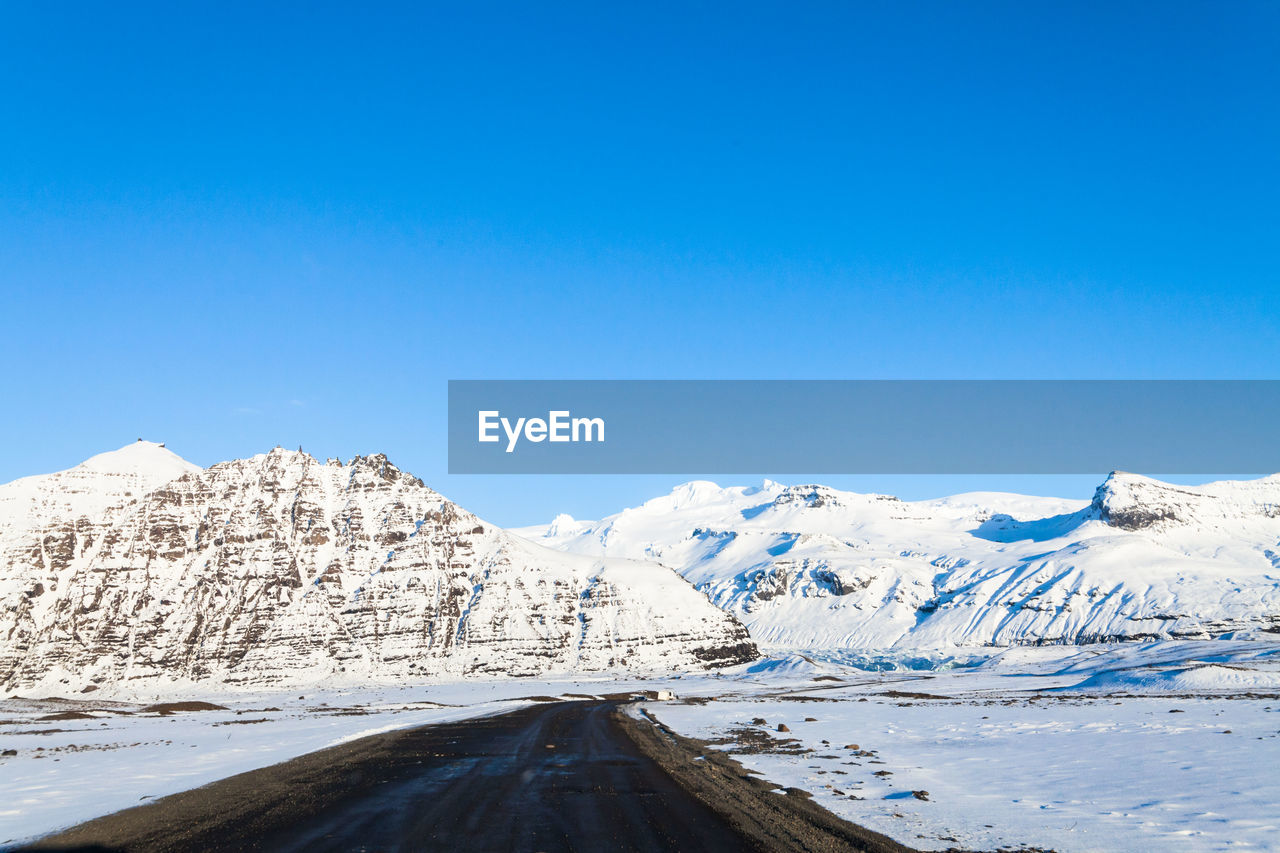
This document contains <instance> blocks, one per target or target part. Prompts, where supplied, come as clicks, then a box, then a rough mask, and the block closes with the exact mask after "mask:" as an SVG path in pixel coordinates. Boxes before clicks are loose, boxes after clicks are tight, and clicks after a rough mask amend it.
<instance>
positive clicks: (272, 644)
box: [0, 446, 755, 689]
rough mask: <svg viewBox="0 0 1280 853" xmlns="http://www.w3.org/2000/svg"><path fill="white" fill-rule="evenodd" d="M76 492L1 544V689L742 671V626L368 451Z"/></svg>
mask: <svg viewBox="0 0 1280 853" xmlns="http://www.w3.org/2000/svg"><path fill="white" fill-rule="evenodd" d="M125 450H126V451H128V450H129V449H128V448H126V449H125ZM160 450H161V448H159V447H158V446H153V448H152V452H153V455H154V454H155V452H158V451H160ZM121 452H122V453H123V452H125V451H121ZM165 452H166V453H167V451H165ZM152 461H153V462H157V461H159V460H156V459H153V460H152ZM108 467H110V466H108ZM142 467H143V468H146V467H147V466H145V465H144V466H142ZM152 467H158V468H163V467H164V466H160V465H156V466H152ZM192 467H193V466H192ZM80 468H84V466H78V468H77V469H72V470H79V469H80ZM165 470H166V472H167V471H173V470H179V468H175V467H174V466H169V467H168V468H167V469H165ZM55 476H56V475H55ZM121 476H123V475H121V474H120V472H118V471H109V472H106V473H104V474H103V478H105V479H107V480H109V481H110V482H112V483H116V481H117V480H120V477H121ZM156 476H159V475H156ZM20 482H21V481H20ZM76 482H77V483H80V484H82V485H83V488H84V490H85V491H86V492H87V493H92V494H94V495H97V496H99V497H95V499H94V501H88V502H84V503H83V505H84V506H89V507H90V508H91V509H92V512H89V513H86V514H78V513H79V510H80V507H81V505H82V504H81V503H77V501H76V500H70V501H62V500H61V499H60V498H59V497H57V496H60V495H62V492H61V490H60V489H59V488H58V487H57V486H56V485H50V486H48V487H47V488H46V487H42V488H43V489H44V492H42V493H48V494H52V495H54V496H55V498H51V499H50V500H49V501H47V502H46V504H47V506H49V507H51V509H50V510H48V511H42V512H41V513H37V514H35V515H34V516H31V515H30V514H29V515H28V518H34V519H35V520H34V522H32V523H25V524H23V523H15V524H13V525H11V526H10V527H9V528H8V529H6V530H5V532H4V533H3V535H2V536H0V561H2V562H0V607H2V608H3V610H2V611H0V638H3V644H2V645H0V683H2V684H4V685H5V686H6V687H7V688H10V689H12V688H14V687H18V686H23V687H30V686H34V685H38V684H45V685H49V686H50V687H53V686H56V685H63V684H65V685H72V686H91V685H95V686H106V685H109V684H113V683H116V682H120V681H126V682H127V681H133V680H142V681H146V682H160V681H175V682H194V681H204V680H215V681H224V682H228V683H237V684H247V685H269V684H289V683H302V682H311V681H315V680H317V679H320V678H329V679H336V680H338V681H343V682H364V681H387V680H397V679H405V678H422V677H431V676H440V675H450V676H458V675H469V674H477V673H487V674H495V675H499V674H500V675H533V674H538V673H545V672H580V671H596V670H610V669H623V668H630V669H636V670H647V669H663V670H671V669H680V668H689V667H704V666H716V665H723V664H732V663H739V662H741V661H744V660H749V659H751V658H753V657H754V656H755V649H754V646H753V645H752V644H751V641H750V639H749V638H748V636H747V634H746V632H745V630H744V629H743V628H742V626H741V625H740V624H738V623H737V622H736V621H735V620H734V619H733V618H732V617H730V616H727V615H726V614H724V613H723V612H721V611H719V610H717V609H716V608H715V607H713V606H712V605H711V604H709V603H708V602H707V601H706V599H705V598H704V597H703V596H701V595H700V594H698V593H697V592H696V591H695V590H694V589H693V588H692V587H691V586H690V585H689V584H688V583H686V582H685V581H683V580H682V579H680V578H679V577H678V576H677V575H675V574H674V573H672V572H670V571H669V570H667V569H665V568H662V567H659V566H655V565H653V564H646V563H637V562H633V561H628V560H618V559H601V558H598V557H582V556H576V555H568V554H563V553H558V552H554V551H551V550H548V549H545V548H541V547H539V546H537V545H533V544H531V543H529V542H527V541H525V540H523V539H521V538H520V537H517V536H513V535H511V534H508V533H506V532H505V531H503V530H501V529H499V528H496V527H493V526H492V525H488V524H485V523H484V522H482V521H481V520H479V519H478V518H476V517H475V516H474V515H472V514H470V513H468V512H466V511H465V510H463V509H461V508H459V507H457V506H456V505H454V504H452V503H451V502H449V501H447V500H446V499H444V498H443V497H441V496H440V495H439V494H437V493H436V492H434V491H432V490H431V489H429V488H427V487H426V486H425V485H423V483H422V482H421V481H420V480H418V479H417V478H415V477H412V476H410V475H408V474H405V473H404V472H402V471H400V470H399V469H398V468H396V467H395V466H394V465H392V464H391V463H390V462H389V461H387V459H386V457H384V456H369V457H357V458H355V459H354V460H352V461H351V462H350V463H348V464H347V465H342V464H339V463H338V462H337V461H336V460H330V461H329V462H328V463H323V464H322V463H320V462H318V461H317V460H315V459H313V458H312V457H310V456H309V455H307V454H305V453H301V452H294V451H286V450H282V449H279V448H277V449H276V450H273V451H272V452H270V453H268V454H263V455H259V456H255V457H252V458H250V459H242V460H235V461H232V462H225V463H221V464H218V465H214V466H212V467H211V468H209V469H207V470H201V469H198V468H195V469H194V470H191V468H190V467H182V468H181V469H180V474H179V476H177V477H176V479H169V480H168V481H167V482H162V483H161V484H159V485H158V486H157V485H155V484H154V483H152V482H150V481H148V482H146V483H145V485H148V486H153V487H152V488H150V489H149V490H148V491H145V493H142V494H138V493H137V492H135V491H133V488H134V486H132V485H131V486H130V488H129V489H121V488H120V487H119V485H118V484H117V485H114V486H112V487H111V489H113V490H114V491H112V492H111V494H113V495H114V496H115V497H116V498H117V500H116V502H115V503H112V504H109V505H106V506H103V505H102V502H103V501H104V500H106V499H105V498H102V497H100V496H101V495H105V494H106V492H107V491H109V490H108V489H106V488H105V487H103V486H102V485H101V483H94V482H93V477H91V476H88V475H85V474H84V472H82V474H81V475H77V479H76ZM139 482H142V481H139ZM24 488H26V487H24ZM63 689H65V687H64V688H63Z"/></svg>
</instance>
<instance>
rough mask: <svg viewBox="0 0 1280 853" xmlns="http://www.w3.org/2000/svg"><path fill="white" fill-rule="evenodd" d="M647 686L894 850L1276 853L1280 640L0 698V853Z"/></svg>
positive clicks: (675, 722)
mask: <svg viewBox="0 0 1280 853" xmlns="http://www.w3.org/2000/svg"><path fill="white" fill-rule="evenodd" d="M882 669H885V670H887V671H876V670H882ZM661 687H666V688H670V689H673V690H675V691H676V692H677V693H678V694H679V695H680V696H681V700H680V701H677V702H647V703H644V706H643V707H644V709H645V710H646V711H647V712H648V713H650V714H652V715H653V716H654V717H656V718H657V719H658V720H660V721H662V722H663V723H665V724H667V725H669V726H671V727H672V728H674V729H676V730H677V731H679V732H681V733H683V734H687V735H690V736H692V737H698V738H702V739H706V740H711V741H721V743H720V744H719V746H720V747H721V748H723V749H727V750H730V751H732V752H734V753H735V755H736V756H737V758H738V759H739V760H740V761H742V762H743V763H744V764H745V765H746V766H747V767H748V768H750V769H753V770H756V771H758V772H759V773H761V774H762V775H763V776H764V777H765V778H767V779H769V780H771V781H772V782H774V783H776V784H778V785H779V787H780V788H785V787H792V786H794V787H799V788H804V789H806V790H808V791H811V792H812V793H813V795H814V797H815V798H816V799H817V801H818V802H820V803H821V804H823V805H824V806H826V807H827V808H829V809H831V810H832V811H833V812H835V813H836V814H838V815H840V816H842V817H845V818H848V819H850V820H853V821H855V822H857V823H860V824H863V825H865V826H868V827H871V828H873V829H876V830H878V831H881V832H884V833H886V834H889V835H891V836H893V837H895V838H897V839H898V840H900V841H902V842H904V843H906V844H908V845H910V846H912V847H918V848H923V849H945V848H948V847H956V848H963V849H970V850H995V849H1000V848H1002V847H1012V848H1027V847H1041V848H1050V849H1054V850H1057V851H1064V853H1065V851H1077V850H1127V851H1137V850H1151V851H1179V850H1219V849H1228V848H1230V849H1240V850H1266V849H1280V840H1278V839H1280V805H1278V804H1280V643H1274V642H1260V641H1257V640H1216V641H1204V642H1163V643H1151V644H1137V643H1130V644H1123V645H1113V646H1086V647H1045V648H1014V649H1009V650H1005V651H999V650H993V649H974V650H969V651H967V652H958V653H954V654H952V655H949V656H943V655H938V654H932V655H921V656H911V655H904V654H896V655H886V656H879V657H878V656H876V655H870V654H853V653H840V652H834V653H829V654H826V655H822V656H815V655H807V656H802V655H796V654H792V655H782V656H781V657H778V658H773V659H769V660H766V661H763V662H760V663H756V664H752V665H748V666H744V667H739V668H736V669H735V670H732V671H729V672H726V673H723V674H718V675H707V676H684V677H673V678H670V679H650V680H611V679H608V678H599V679H585V680H576V681H563V680H561V681H533V680H492V681H472V682H467V683H452V684H432V685H421V686H414V687H405V688H381V689H371V690H360V691H352V690H336V689H334V690H325V691H318V690H313V689H312V690H305V691H295V692H292V693H288V694H281V693H274V694H246V693H239V694H231V695H227V694H222V695H216V696H209V695H204V696H201V695H196V694H191V695H184V696H181V697H176V698H178V699H200V700H204V701H209V702H214V703H217V704H219V705H224V706H226V708H227V710H225V711H215V710H207V711H187V712H183V711H178V712H174V713H171V714H168V715H164V714H157V713H155V712H148V711H145V710H144V708H145V707H146V703H145V701H133V702H122V701H109V700H107V699H98V700H95V699H93V698H82V699H77V700H74V701H72V700H38V701H37V700H30V699H7V700H0V749H3V750H10V749H12V750H16V752H17V754H16V755H6V756H2V757H0V847H3V846H8V845H11V844H14V843H17V842H20V841H23V840H27V839H31V838H33V837H37V836H39V835H43V834H46V833H49V832H52V831H54V830H56V829H59V828H62V827H66V826H69V825H72V824H75V823H78V822H81V821H83V820H87V819H89V818H92V817H96V816H99V815H102V814H107V813H109V812H112V811H116V810H119V809H122V808H127V807H129V806H132V805H136V804H138V803H140V802H143V801H145V800H148V799H151V798H155V797H160V796H164V795H166V794H170V793H174V792H176V791H180V790H185V789H189V788H192V787H196V786H199V785H202V784H206V783H208V782H211V781H214V780H216V779H220V778H224V777H226V776H230V775H233V774H235V773H239V772H242V771H245V770H250V769H254V768H257V767H263V766H266V765H269V764H274V763H276V762H279V761H283V760H286V759H289V758H292V757H294V756H297V755H301V754H303V753H306V752H310V751H313V750H316V749H321V748H324V747H326V746H331V745H334V744H337V743H341V742H343V741H346V740H350V739H352V738H356V737H360V736H362V735H367V734H373V733H377V732H382V731H388V730H391V729H395V728H403V727H408V726H414V725H420V724H424V723H432V722H445V721H450V720H457V719H463V718H468V717H475V716H481V715H485V714H494V713H501V712H503V711H507V710H511V709H514V708H516V707H519V706H520V705H522V704H525V703H526V702H528V701H532V700H533V698H534V697H542V696H557V697H558V696H569V695H580V696H586V695H603V694H606V693H613V692H621V691H630V690H636V689H650V690H652V689H658V688H661ZM926 697H930V698H926ZM115 698H117V699H118V698H119V697H115ZM127 698H132V699H141V698H142V697H127ZM68 711H71V712H77V713H81V714H89V715H91V718H83V717H81V718H75V717H71V718H67V717H68V716H69V715H67V714H66V713H65V712H68ZM50 716H54V717H55V718H54V719H42V718H47V717H50ZM58 716H62V717H64V718H62V719H57V718H56V717H58ZM808 718H813V719H812V720H809V719H808ZM758 719H762V720H765V721H766V722H765V723H764V724H758V723H755V722H753V721H755V720H758ZM779 724H784V725H786V726H787V727H788V728H789V729H790V731H789V732H778V731H777V727H778V725H779ZM917 791H919V792H927V793H924V794H923V796H925V797H927V799H918V798H917V797H916V795H915V794H914V793H913V792H917Z"/></svg>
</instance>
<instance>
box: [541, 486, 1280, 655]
mask: <svg viewBox="0 0 1280 853" xmlns="http://www.w3.org/2000/svg"><path fill="white" fill-rule="evenodd" d="M1278 508H1280V476H1274V477H1268V478H1264V479H1261V480H1255V481H1249V482H1223V483H1213V484H1209V485H1206V486H1199V487H1184V486H1173V485H1170V484H1167V483H1161V482H1159V481H1156V480H1152V479H1149V478H1146V477H1139V476H1137V475H1133V474H1125V473H1114V474H1112V475H1111V476H1110V477H1109V478H1108V479H1107V481H1106V482H1105V483H1104V484H1103V485H1102V486H1100V487H1099V489H1098V491H1097V494H1096V495H1095V497H1094V499H1093V501H1092V502H1085V501H1066V500H1059V499H1055V498H1033V497H1025V496H1021V495H1010V494H1000V493H976V494H967V495H957V496H954V497H950V498H945V499H942V500H934V501H918V502H910V503H908V502H904V501H900V500H898V499H897V498H892V497H888V496H884V495H860V494H854V493H850V492H841V491H837V490H835V489H830V488H827V487H825V486H813V485H806V486H782V485H779V484H777V483H772V482H768V481H766V482H765V484H764V485H763V486H761V487H760V488H754V489H752V488H724V489H722V488H720V487H719V486H716V485H715V484H714V483H707V482H694V483H688V484H685V485H683V486H680V487H678V488H677V489H676V490H674V491H673V492H672V493H671V494H669V495H665V496H663V497H660V498H655V499H654V500H651V501H649V502H647V503H646V504H644V505H643V506H641V507H637V508H635V509H629V510H625V511H623V512H621V513H619V514H617V515H614V516H611V517H609V518H606V519H604V520H602V521H599V522H577V521H574V520H573V519H570V518H568V517H565V516H561V517H559V518H557V519H556V520H555V521H554V522H553V523H552V524H551V525H549V526H548V527H546V528H530V529H526V530H524V531H522V533H523V535H527V536H529V537H531V538H532V539H533V540H534V541H537V542H540V543H542V544H546V545H549V546H552V547H556V548H560V549H562V550H565V551H572V552H575V553H582V554H592V555H609V556H627V557H634V558H642V559H652V560H656V561H659V562H662V563H664V564H666V565H669V566H671V567H673V568H675V569H676V570H677V571H679V572H680V573H681V574H683V575H684V576H685V577H686V578H688V579H689V580H690V581H691V582H693V583H694V584H695V585H697V587H698V588H699V589H700V590H702V591H703V592H704V593H706V595H707V596H708V597H709V598H710V599H711V600H712V601H714V602H715V603H716V604H717V605H719V606H720V607H722V608H724V609H725V610H727V611H728V612H731V613H733V614H735V615H737V616H738V617H739V618H740V619H742V621H743V622H744V623H745V624H746V625H747V626H748V628H749V629H750V631H751V633H752V636H753V637H755V638H756V640H757V641H759V642H761V643H762V644H765V645H769V646H775V647H782V648H820V647H827V648H830V647H863V648H890V647H895V646H896V647H942V646H949V645H985V644H994V645H1009V644H1018V643H1045V642H1048V643H1062V642H1065V643H1081V642H1091V641H1101V640H1109V639H1125V638H1144V637H1179V636H1183V637H1207V636H1214V635H1218V634H1221V633H1223V632H1227V631H1232V630H1241V629H1254V628H1261V629H1272V630H1274V629H1276V628H1280V509H1278Z"/></svg>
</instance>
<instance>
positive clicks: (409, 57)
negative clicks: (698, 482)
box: [0, 2, 1280, 524]
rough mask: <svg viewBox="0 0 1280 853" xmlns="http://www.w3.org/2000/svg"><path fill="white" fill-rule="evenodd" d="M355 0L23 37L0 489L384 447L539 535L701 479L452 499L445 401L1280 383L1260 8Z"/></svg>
mask: <svg viewBox="0 0 1280 853" xmlns="http://www.w3.org/2000/svg"><path fill="white" fill-rule="evenodd" d="M349 8H350V7H349V6H342V5H338V4H332V5H323V4H296V5H275V6H273V8H272V9H271V10H268V11H263V10H262V9H261V8H259V4H236V3H218V4H205V5H203V6H193V7H192V8H190V9H185V10H175V9H174V8H173V7H172V6H171V5H170V4H164V5H162V4H155V5H144V4H115V5H111V6H109V7H108V6H96V7H91V6H90V5H89V4H68V5H65V6H61V7H58V8H56V9H54V8H51V7H48V4H42V5H33V6H30V7H28V8H25V9H23V8H17V7H16V6H15V5H14V4H10V5H9V6H7V7H6V8H5V9H4V10H3V11H0V69H2V72H0V73H3V75H4V85H3V86H0V122H2V123H3V125H2V127H3V133H0V292H2V293H3V296H4V302H3V308H4V310H3V311H2V312H0V359H2V361H3V364H4V370H3V372H2V373H0V399H3V400H4V401H5V417H4V418H2V419H0V442H3V446H4V447H5V448H7V450H6V451H5V452H4V453H3V454H0V480H8V479H12V478H14V477H18V476H22V475H25V474H31V473H37V472H43V471H49V470H54V469H57V468H63V467H67V466H69V465H72V464H74V463H75V462H77V461H79V460H81V459H83V458H84V457H86V456H89V455H91V454H93V453H95V452H99V451H101V450H104V449H109V448H112V447H115V446H118V445H121V444H124V443H126V442H128V441H131V440H133V439H134V438H135V437H137V436H140V435H141V436H146V437H148V438H154V439H156V440H164V441H167V442H168V443H169V445H170V446H171V447H172V448H173V449H175V450H177V451H178V452H180V453H182V454H183V455H184V456H186V457H187V458H189V459H191V460H193V461H195V462H198V463H201V464H210V463H212V462H215V461H218V460H221V459H226V458H232V457H238V456H246V455H249V454H252V453H255V452H260V451H263V450H266V449H268V448H270V447H271V446H273V445H275V444H277V443H279V444H283V445H285V446H297V445H302V446H303V447H304V448H305V449H307V450H309V451H311V452H313V453H315V454H316V455H318V456H321V457H323V456H328V455H334V456H341V457H343V458H348V457H350V456H352V455H354V454H356V453H367V452H375V451H383V452H386V453H388V454H389V455H390V456H391V457H392V459H393V460H395V461H396V462H397V463H398V464H400V465H401V467H404V468H407V469H409V470H411V471H413V472H414V473H417V474H419V475H420V476H422V477H423V478H424V479H425V480H427V482H428V483H430V484H432V485H433V486H435V487H436V488H439V489H440V490H441V491H443V492H445V493H446V494H447V495H449V496H450V497H453V498H455V499H456V500H458V501H459V502H461V503H462V504H464V505H465V506H467V507H469V508H471V509H473V510H475V511H477V512H479V513H480V514H481V515H484V516H486V517H488V518H490V519H492V520H494V521H496V522H499V523H504V524H522V523H531V522H535V521H538V520H542V519H545V518H547V517H549V516H550V515H552V514H554V513H555V512H559V511H568V512H570V513H573V514H575V515H578V516H594V515H600V514H604V513H607V512H609V511H612V510H615V509H618V508H620V507H621V506H624V505H627V504H634V503H637V502H639V501H640V500H643V499H644V498H646V497H649V496H651V495H653V494H655V493H658V492H661V491H665V490H666V489H667V488H669V487H670V486H671V485H673V484H674V483H675V482H677V481H678V480H679V479H681V478H673V477H652V478H650V477H636V478H590V477H510V478H501V477H450V476H448V475H447V474H446V464H445V449H446V448H445V443H444V434H445V430H444V426H445V411H444V404H445V395H446V386H445V382H446V380H447V379H450V378H1275V373H1276V370H1275V366H1276V365H1277V364H1280V333H1278V332H1277V323H1276V320H1277V318H1278V317H1280V271H1278V270H1280V267H1278V265H1277V246H1280V229H1278V226H1280V213H1278V212H1277V211H1278V207H1277V205H1276V202H1275V200H1276V198H1278V197H1280V157H1278V156H1277V153H1276V152H1277V151H1280V110H1277V109H1276V103H1277V96H1278V95H1280V92H1277V88H1278V86H1280V59H1278V58H1277V56H1278V52H1277V51H1276V50H1275V45H1276V44H1277V43H1278V42H1280V6H1277V5H1276V4H1274V3H1247V2H1240V3H1231V4H1209V3H1200V4H1191V3H1162V4H1150V3H1136V4H1126V3H1096V4H1089V3H1078V4H1061V5H1060V6H1057V7H1051V6H1050V5H1049V4H1026V3H994V2H984V3H970V4H960V3H951V2H947V3H923V4H892V3H874V4H873V3H831V4H796V3H787V4H781V3H777V4H740V3H735V4H724V5H706V4H687V3H686V4H670V5H663V4H643V5H641V4H636V5H634V6H629V7H622V8H608V9H605V8H602V7H600V6H599V5H598V4H592V5H581V6H574V5H572V4H565V5H562V6H560V7H559V8H558V9H555V10H545V9H533V8H530V7H528V5H527V4H525V5H524V6H523V7H517V6H514V5H512V6H506V5H501V4H497V5H486V4H468V6H467V8H465V9H460V8H445V7H431V6H428V5H425V4H412V5H408V4H406V5H404V6H397V5H381V6H378V7H376V8H372V9H363V10H362V11H361V14H360V15H358V16H356V15H352V14H350V12H349ZM766 473H769V474H771V475H772V476H774V477H775V478H778V479H784V480H794V479H797V476H792V475H788V474H787V473H786V472H762V475H763V474H766ZM1257 473H1262V472H1257ZM1103 474H1105V472H1099V477H1098V478H1089V477H1079V478H1031V477H1028V478H1000V479H999V480H998V481H996V480H995V479H993V478H927V477H925V478H922V477H910V478H908V477H898V478H891V477H879V478H857V477H822V479H825V480H827V481H830V482H832V483H833V484H835V485H840V486H844V487H848V488H857V489H864V490H877V491H890V492H896V493H899V494H902V495H903V496H905V497H926V496H933V495H937V494H942V493H946V492H952V491H958V490H964V489H969V488H1008V489H1015V490H1024V491H1041V492H1059V493H1071V494H1079V495H1080V496H1081V497H1087V496H1088V494H1089V492H1090V491H1091V489H1092V487H1093V486H1094V485H1096V481H1097V480H1099V479H1100V478H1101V476H1102V475H1103ZM818 477H821V472H809V473H807V474H805V475H803V478H804V479H812V478H818Z"/></svg>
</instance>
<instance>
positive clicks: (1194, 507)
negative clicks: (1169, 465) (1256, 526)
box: [1092, 471, 1280, 530]
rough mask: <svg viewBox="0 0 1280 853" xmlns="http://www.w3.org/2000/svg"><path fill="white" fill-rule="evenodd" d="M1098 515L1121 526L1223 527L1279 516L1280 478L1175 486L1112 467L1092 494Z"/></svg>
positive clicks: (1132, 528)
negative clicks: (1201, 525)
mask: <svg viewBox="0 0 1280 853" xmlns="http://www.w3.org/2000/svg"><path fill="white" fill-rule="evenodd" d="M1092 508H1093V510H1094V511H1095V512H1096V513H1097V515H1098V518H1099V519H1100V520H1101V521H1103V522H1105V523H1107V524H1109V525H1111V526H1112V527H1117V528H1119V529H1121V530H1143V529H1146V528H1149V527H1161V528H1172V527H1175V526H1194V525H1199V524H1203V525H1206V526H1221V525H1222V524H1224V523H1227V524H1230V523H1239V522H1246V521H1249V520H1251V519H1274V518H1280V478H1277V477H1264V478H1263V479H1261V480H1251V481H1245V482H1224V483H1210V484H1208V485H1206V486H1175V485H1172V484H1170V483H1162V482H1160V481H1159V480H1153V479H1151V478H1149V477H1141V476H1139V475H1137V474H1127V473H1125V472H1122V471H1112V472H1111V474H1110V476H1108V477H1107V479H1106V482H1104V483H1103V484H1102V485H1101V486H1099V487H1098V490H1097V492H1095V493H1094V496H1093V504H1092Z"/></svg>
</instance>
